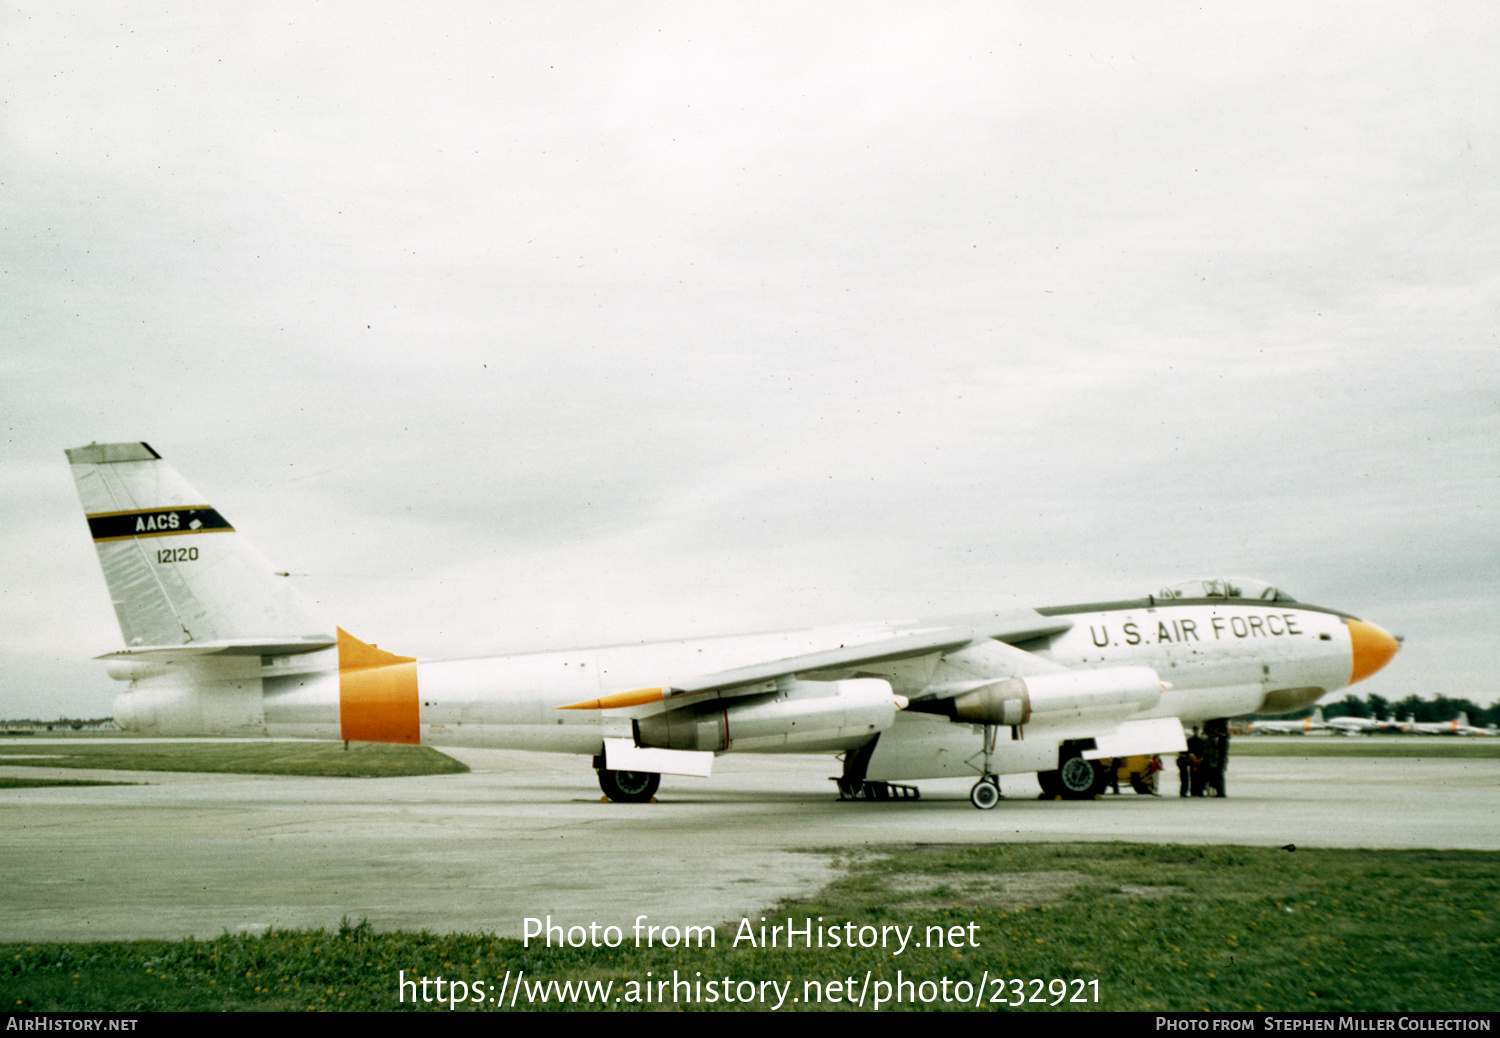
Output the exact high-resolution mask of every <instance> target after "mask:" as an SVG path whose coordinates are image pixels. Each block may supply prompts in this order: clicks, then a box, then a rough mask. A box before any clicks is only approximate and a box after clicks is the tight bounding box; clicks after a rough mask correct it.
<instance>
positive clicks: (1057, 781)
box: [1036, 771, 1065, 797]
mask: <svg viewBox="0 0 1500 1038" xmlns="http://www.w3.org/2000/svg"><path fill="white" fill-rule="evenodd" d="M1036 782H1037V785H1039V786H1041V787H1042V796H1044V797H1060V796H1062V795H1063V793H1064V792H1065V791H1064V789H1063V784H1062V778H1061V777H1059V775H1058V773H1057V772H1055V771H1039V772H1037V773H1036Z"/></svg>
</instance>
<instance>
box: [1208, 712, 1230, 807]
mask: <svg viewBox="0 0 1500 1038" xmlns="http://www.w3.org/2000/svg"><path fill="white" fill-rule="evenodd" d="M1203 742H1204V744H1205V750H1204V754H1203V770H1204V777H1205V778H1206V780H1207V783H1208V788H1209V789H1210V790H1212V792H1213V795H1214V796H1216V797H1221V796H1224V795H1225V793H1224V770H1225V769H1226V768H1227V767H1228V766H1229V722H1227V721H1225V720H1224V718H1222V717H1219V718H1215V719H1214V720H1212V721H1210V722H1208V723H1207V724H1206V725H1204V726H1203Z"/></svg>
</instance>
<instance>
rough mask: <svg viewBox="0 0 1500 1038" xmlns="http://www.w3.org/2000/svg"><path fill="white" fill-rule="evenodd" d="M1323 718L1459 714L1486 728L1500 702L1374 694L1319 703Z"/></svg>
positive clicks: (1427, 719)
mask: <svg viewBox="0 0 1500 1038" xmlns="http://www.w3.org/2000/svg"><path fill="white" fill-rule="evenodd" d="M1320 705H1321V707H1322V710H1323V717H1324V718H1325V719H1327V720H1332V719H1333V718H1335V717H1374V718H1378V719H1380V720H1382V721H1383V720H1395V721H1405V720H1406V719H1407V718H1408V717H1409V718H1411V719H1412V720H1414V721H1420V722H1424V723H1431V722H1434V721H1451V720H1453V719H1454V718H1455V717H1457V716H1458V715H1459V714H1460V713H1465V714H1468V715H1469V723H1470V724H1472V725H1478V726H1480V727H1484V726H1486V725H1491V724H1500V703H1496V704H1494V705H1493V706H1480V705H1479V704H1477V703H1475V702H1474V701H1473V700H1472V699H1454V698H1453V697H1451V696H1438V697H1437V698H1436V699H1422V698H1421V697H1419V696H1407V697H1406V698H1405V699H1400V700H1396V701H1394V702H1393V701H1391V700H1389V699H1386V698H1385V697H1384V696H1377V695H1371V696H1369V697H1368V698H1365V699H1361V698H1360V697H1359V696H1355V695H1348V696H1345V697H1344V698H1343V699H1341V700H1339V701H1338V702H1337V703H1323V704H1320ZM1313 709H1314V708H1313V707H1308V708H1307V709H1306V710H1302V711H1300V712H1298V713H1295V714H1276V715H1272V714H1251V715H1249V716H1250V719H1251V720H1252V721H1254V720H1260V719H1262V718H1270V717H1272V716H1276V717H1282V718H1298V717H1311V716H1312V712H1313Z"/></svg>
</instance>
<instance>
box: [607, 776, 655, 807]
mask: <svg viewBox="0 0 1500 1038" xmlns="http://www.w3.org/2000/svg"><path fill="white" fill-rule="evenodd" d="M660 786H661V776H660V775H658V774H657V773H656V772H654V771H610V770H609V769H608V768H600V769H599V788H600V789H602V790H604V795H605V796H607V797H609V799H610V800H612V801H614V802H615V803H616V804H649V803H650V802H651V798H652V797H654V796H656V790H657V789H658V787H660Z"/></svg>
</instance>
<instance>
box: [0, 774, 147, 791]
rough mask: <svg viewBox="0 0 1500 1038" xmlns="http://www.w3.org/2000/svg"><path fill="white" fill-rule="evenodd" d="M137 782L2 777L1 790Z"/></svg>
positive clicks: (125, 784)
mask: <svg viewBox="0 0 1500 1038" xmlns="http://www.w3.org/2000/svg"><path fill="white" fill-rule="evenodd" d="M135 785H139V783H136V782H98V781H95V780H93V779H53V778H16V777H14V776H11V775H0V789H36V788H38V787H41V786H135Z"/></svg>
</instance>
